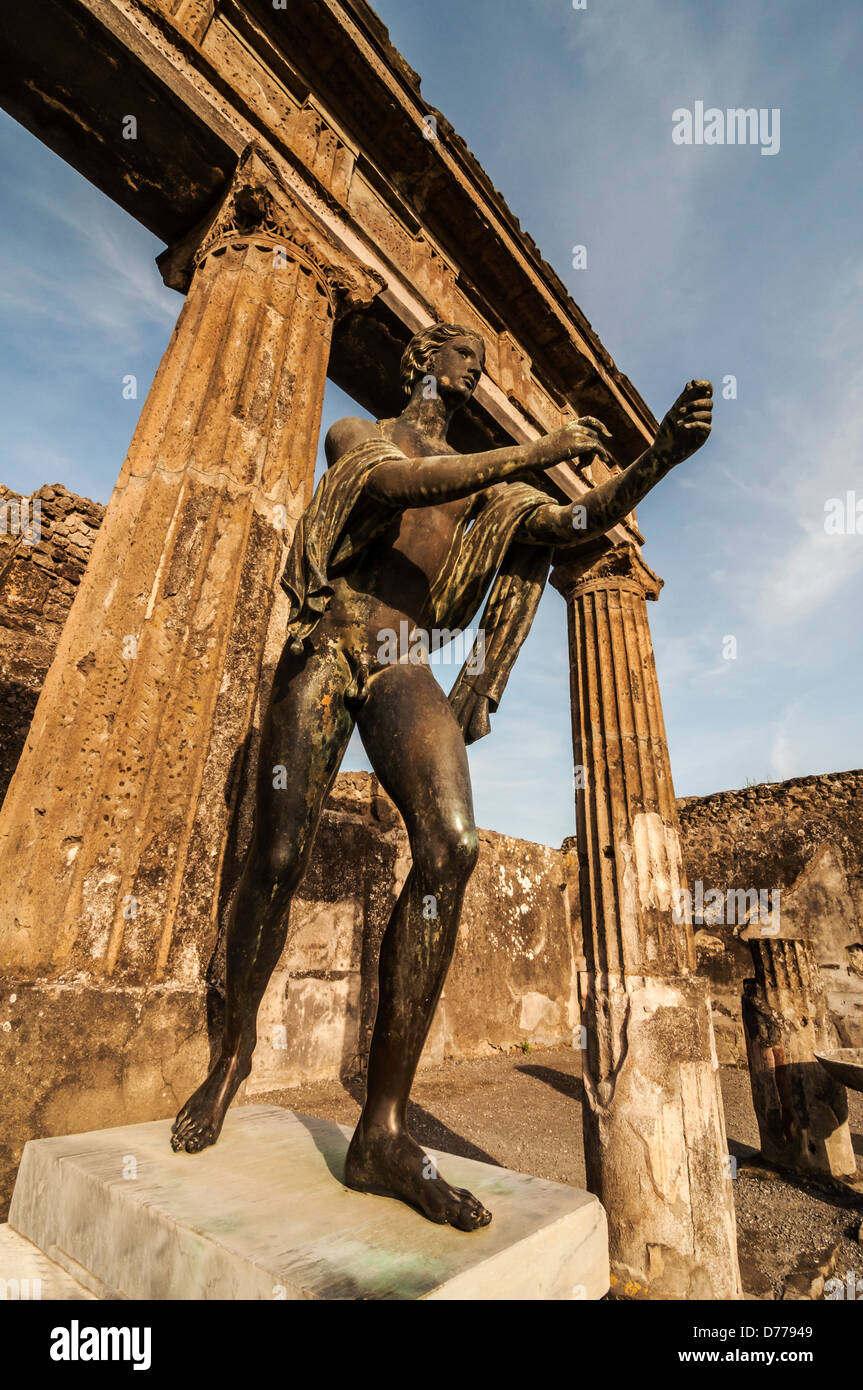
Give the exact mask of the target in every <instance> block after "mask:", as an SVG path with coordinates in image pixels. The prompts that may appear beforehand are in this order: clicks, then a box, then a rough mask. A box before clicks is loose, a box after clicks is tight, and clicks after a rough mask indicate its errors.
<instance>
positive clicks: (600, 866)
mask: <svg viewBox="0 0 863 1390" xmlns="http://www.w3.org/2000/svg"><path fill="white" fill-rule="evenodd" d="M552 582H553V583H554V584H555V586H556V587H557V588H558V589H560V591H561V592H562V593H563V594H564V595H565V597H566V599H567V609H568V621H569V641H570V660H571V682H572V687H571V688H572V711H573V745H574V750H575V763H576V788H577V791H576V821H577V836H576V839H577V853H578V864H579V884H580V897H581V912H582V923H583V932H584V956H585V965H586V969H585V971H584V972H582V974H581V976H580V994H581V1002H582V1018H583V1022H584V1024H585V1027H586V1031H587V1049H586V1056H585V1058H584V1143H585V1159H586V1165H587V1178H588V1187H589V1188H590V1190H591V1191H592V1192H595V1193H596V1194H597V1195H598V1196H599V1197H600V1199H601V1201H602V1203H603V1205H604V1206H605V1208H606V1211H607V1213H608V1220H609V1235H610V1243H611V1258H612V1272H613V1279H614V1283H613V1286H612V1287H613V1291H614V1292H615V1293H616V1294H617V1295H621V1296H624V1297H635V1298H644V1297H649V1298H681V1299H684V1298H685V1299H691V1298H739V1297H740V1296H741V1290H740V1279H739V1273H738V1268H737V1255H736V1233H735V1221H734V1207H733V1201H732V1192H731V1184H730V1181H729V1176H730V1165H729V1162H728V1159H727V1144H726V1139H725V1123H724V1116H723V1110H722V1100H721V1095H720V1091H719V1076H718V1067H717V1062H716V1052H715V1048H714V1045H713V1031H712V1024H711V1017H710V1003H709V998H708V994H707V989H706V986H705V984H704V983H703V982H702V981H700V980H698V979H697V978H696V977H695V976H694V974H693V968H694V948H693V940H692V927H691V924H690V923H689V922H687V921H678V920H676V917H677V914H676V913H675V906H676V904H677V903H678V902H679V898H678V893H679V889H680V887H681V880H682V874H683V870H682V860H681V851H680V838H679V828H678V822H677V811H676V806H675V800H674V787H673V783H672V779H671V767H670V762H669V757H668V748H667V743H666V737H665V727H664V722H663V717H662V706H661V701H660V696H659V686H658V683H657V678H656V667H655V662H654V657H653V647H652V643H651V639H650V630H649V626H648V621H647V606H646V602H645V599H646V598H647V597H650V598H655V597H656V596H657V595H658V592H659V588H660V586H661V581H660V580H659V579H658V578H657V576H656V575H654V574H653V573H652V571H650V570H649V569H648V568H647V566H645V565H644V564H643V562H642V561H641V559H640V557H639V556H638V555H637V553H636V552H635V549H634V547H631V546H623V547H619V548H618V549H616V550H611V551H608V552H605V553H602V554H600V555H599V557H598V558H597V556H596V552H591V553H590V556H589V557H586V558H585V559H583V560H579V559H576V560H575V561H571V562H570V563H569V564H567V565H564V566H560V567H558V568H557V569H556V570H555V572H554V574H553V577H552Z"/></svg>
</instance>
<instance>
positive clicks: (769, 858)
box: [678, 770, 863, 1066]
mask: <svg viewBox="0 0 863 1390" xmlns="http://www.w3.org/2000/svg"><path fill="white" fill-rule="evenodd" d="M678 807H679V811H680V819H681V830H682V836H683V854H684V861H685V865H686V870H687V879H688V883H689V886H690V890H691V891H693V892H694V887H695V884H696V883H697V881H698V880H700V881H701V883H702V885H703V893H704V894H705V895H706V894H707V893H708V891H709V890H710V889H713V888H719V889H722V890H723V891H724V892H726V894H727V890H728V888H731V889H733V890H747V889H752V888H754V889H757V890H760V891H762V892H764V893H765V894H769V895H770V898H769V900H768V901H769V903H770V905H773V903H774V901H775V895H776V893H777V891H778V894H779V898H778V913H777V912H775V911H774V912H773V914H772V916H771V920H770V922H769V923H767V924H765V923H759V924H756V925H755V926H754V927H752V928H751V930H753V931H755V932H757V931H759V930H760V929H761V928H762V927H763V926H764V925H768V926H769V927H770V928H771V929H775V928H777V927H778V929H779V930H778V934H779V935H781V936H803V937H809V938H811V940H812V941H813V943H814V950H815V956H816V959H817V961H818V964H819V966H820V969H821V972H822V975H823V977H824V981H825V985H826V989H827V999H828V1004H829V1008H830V1012H831V1014H832V1017H833V1021H834V1024H835V1025H836V1027H837V1030H838V1033H839V1038H840V1042H841V1044H842V1045H843V1046H846V1047H861V1046H863V771H859V770H857V771H851V772H831V773H826V774H824V775H823V776H819V777H795V778H792V779H791V780H789V781H787V782H769V783H764V784H762V785H759V786H755V787H747V788H745V789H744V790H741V791H728V792H719V793H717V794H716V795H714V796H707V797H685V798H683V799H681V800H680V801H679V803H678ZM726 916H727V913H726ZM710 917H711V914H710V913H709V911H708V912H706V913H705V918H706V920H705V921H704V922H703V923H702V924H701V925H699V924H696V936H695V941H696V946H697V949H698V964H699V969H700V970H702V971H703V972H704V973H705V974H706V975H707V976H708V977H709V979H710V982H711V993H712V996H713V1008H714V1024H715V1028H716V1037H717V1046H718V1048H719V1053H720V1060H722V1061H727V1062H733V1063H735V1064H738V1065H741V1066H745V1065H746V1050H745V1045H744V1041H743V1033H742V1025H741V1021H740V997H741V992H742V982H743V980H744V978H746V977H747V976H751V975H752V974H753V969H752V957H751V954H750V951H749V947H748V946H747V945H746V941H745V939H743V937H744V934H745V931H746V927H745V923H741V922H740V921H737V922H729V921H722V920H710Z"/></svg>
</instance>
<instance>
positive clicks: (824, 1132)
mask: <svg viewBox="0 0 863 1390" xmlns="http://www.w3.org/2000/svg"><path fill="white" fill-rule="evenodd" d="M749 948H750V950H751V952H752V960H753V963H754V965H755V978H754V979H751V980H744V982H743V1029H744V1032H745V1034H746V1051H747V1054H748V1057H749V1076H750V1080H751V1082H752V1101H753V1104H754V1106H755V1115H756V1117H757V1120H758V1132H759V1134H760V1136H761V1154H762V1157H763V1158H764V1159H765V1160H766V1161H767V1162H768V1163H772V1164H774V1165H775V1166H776V1167H777V1168H790V1169H793V1170H794V1171H796V1172H803V1173H806V1172H809V1173H820V1174H826V1175H827V1176H829V1177H837V1178H847V1177H853V1176H855V1175H856V1173H857V1160H856V1158H855V1156H854V1149H853V1147H852V1144H851V1133H850V1130H849V1128H848V1093H847V1091H846V1090H845V1087H844V1086H842V1085H841V1084H840V1083H839V1082H838V1081H834V1079H833V1078H832V1077H831V1076H829V1075H828V1073H827V1072H826V1071H825V1070H824V1068H823V1067H822V1066H821V1064H820V1063H819V1062H817V1061H816V1060H815V1054H816V1052H820V1053H826V1052H831V1051H832V1050H833V1049H834V1048H835V1047H837V1046H838V1043H837V1039H836V1036H835V1031H834V1029H833V1025H832V1023H831V1022H830V1017H829V1014H828V1011H827V1003H826V999H825V994H824V984H823V982H822V979H821V973H820V971H819V969H818V964H817V961H816V960H815V957H814V955H813V953H812V948H811V945H810V943H809V942H807V941H803V940H801V939H791V938H781V937H772V938H765V937H751V938H750V940H749Z"/></svg>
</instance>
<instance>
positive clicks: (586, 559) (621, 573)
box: [550, 542, 664, 599]
mask: <svg viewBox="0 0 863 1390" xmlns="http://www.w3.org/2000/svg"><path fill="white" fill-rule="evenodd" d="M563 553H564V554H565V552H563ZM550 577H551V583H552V584H553V585H554V587H555V589H557V590H558V592H559V593H561V594H563V596H564V598H565V599H571V598H576V597H578V596H579V595H580V594H583V593H587V592H589V591H590V590H592V589H627V590H629V591H630V592H631V593H637V594H641V596H642V597H643V598H646V599H657V598H659V592H660V590H661V588H662V585H663V582H664V581H663V580H662V579H660V577H659V575H658V574H656V573H655V572H654V571H653V570H652V569H651V568H650V566H649V565H646V564H645V563H644V561H643V560H642V558H641V553H640V551H639V550H638V548H637V546H634V545H630V544H629V543H628V542H624V543H623V544H621V545H615V546H608V545H607V543H605V544H603V545H602V546H598V545H590V544H588V545H585V546H583V547H579V549H578V550H576V551H575V552H574V553H573V555H572V557H571V558H569V559H564V560H563V561H562V562H561V563H559V564H556V565H555V566H554V568H553V570H552V571H551V576H550Z"/></svg>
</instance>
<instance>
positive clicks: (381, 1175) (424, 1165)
mask: <svg viewBox="0 0 863 1390" xmlns="http://www.w3.org/2000/svg"><path fill="white" fill-rule="evenodd" d="M345 1183H346V1185H347V1186H348V1187H352V1188H354V1189H355V1190H356V1191H357V1192H373V1193H375V1194H377V1195H378V1196H380V1197H398V1198H400V1199H401V1200H402V1201H403V1202H408V1203H409V1204H410V1205H411V1206H414V1207H418V1208H419V1210H420V1211H421V1212H422V1213H423V1215H424V1216H427V1217H428V1218H429V1220H430V1221H436V1222H438V1224H439V1225H449V1226H455V1227H456V1229H457V1230H459V1231H478V1230H480V1229H481V1228H482V1227H483V1226H487V1225H488V1223H489V1222H490V1221H491V1212H490V1211H486V1209H485V1207H484V1206H483V1205H482V1203H480V1202H478V1201H477V1199H476V1197H474V1196H473V1195H472V1194H471V1193H470V1192H468V1191H467V1189H466V1188H464V1187H451V1186H450V1184H449V1183H448V1182H445V1181H444V1179H443V1178H442V1177H440V1176H439V1175H438V1172H437V1170H436V1168H435V1164H434V1160H433V1159H431V1158H430V1157H429V1156H428V1154H426V1153H424V1152H423V1150H422V1149H421V1148H420V1146H419V1144H417V1143H415V1142H414V1140H413V1139H411V1137H410V1135H409V1134H408V1133H407V1132H406V1131H405V1130H400V1131H395V1132H394V1131H393V1130H390V1129H383V1128H381V1129H375V1128H367V1127H366V1126H365V1125H364V1124H363V1121H362V1120H360V1122H359V1124H358V1125H357V1128H356V1131H355V1133H354V1137H353V1139H352V1140H351V1142H350V1146H349V1148H348V1153H347V1158H346V1160H345Z"/></svg>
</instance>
